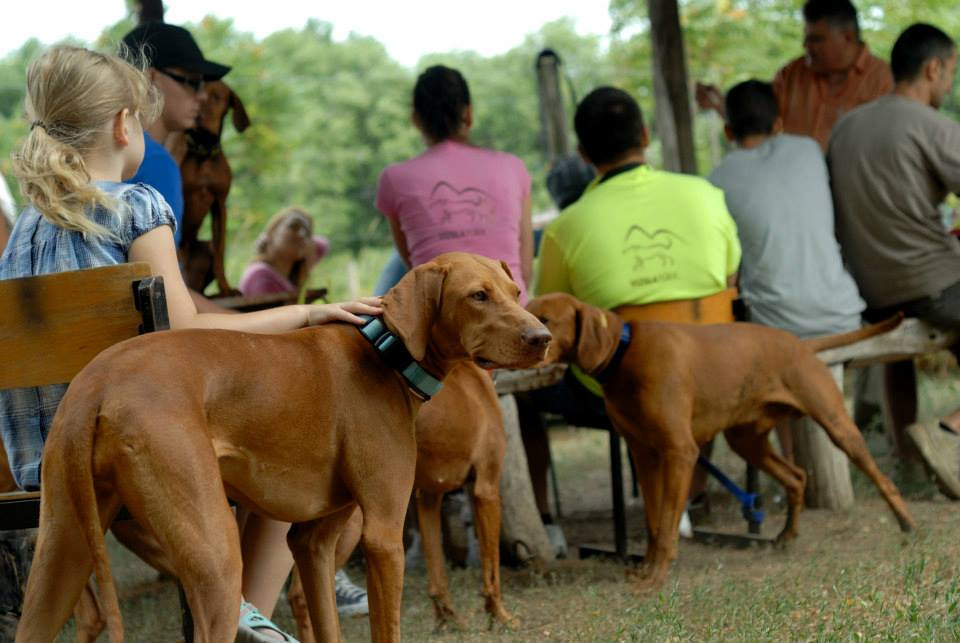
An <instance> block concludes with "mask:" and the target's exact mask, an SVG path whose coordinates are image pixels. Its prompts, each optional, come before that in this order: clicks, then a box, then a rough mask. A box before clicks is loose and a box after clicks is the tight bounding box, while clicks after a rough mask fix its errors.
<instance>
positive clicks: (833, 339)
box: [803, 312, 903, 353]
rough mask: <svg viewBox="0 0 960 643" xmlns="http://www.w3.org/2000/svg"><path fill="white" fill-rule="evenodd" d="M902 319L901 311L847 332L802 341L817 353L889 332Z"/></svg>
mask: <svg viewBox="0 0 960 643" xmlns="http://www.w3.org/2000/svg"><path fill="white" fill-rule="evenodd" d="M902 321H903V313H902V312H901V313H897V314H896V315H894V316H892V317H888V318H887V319H884V320H883V321H881V322H877V323H876V324H870V325H869V326H864V327H863V328H858V329H857V330H852V331H850V332H849V333H839V334H837V335H824V336H823V337H812V338H810V339H805V340H803V342H804V344H806V345H807V346H808V347H809V348H810V350H812V351H813V352H814V353H817V352H819V351H823V350H827V349H828V348H836V347H837V346H846V345H848V344H853V343H854V342H859V341H860V340H863V339H867V338H868V337H873V336H875V335H881V334H883V333H886V332H889V331H891V330H893V329H894V328H896V327H897V326H899V325H900V323H901V322H902Z"/></svg>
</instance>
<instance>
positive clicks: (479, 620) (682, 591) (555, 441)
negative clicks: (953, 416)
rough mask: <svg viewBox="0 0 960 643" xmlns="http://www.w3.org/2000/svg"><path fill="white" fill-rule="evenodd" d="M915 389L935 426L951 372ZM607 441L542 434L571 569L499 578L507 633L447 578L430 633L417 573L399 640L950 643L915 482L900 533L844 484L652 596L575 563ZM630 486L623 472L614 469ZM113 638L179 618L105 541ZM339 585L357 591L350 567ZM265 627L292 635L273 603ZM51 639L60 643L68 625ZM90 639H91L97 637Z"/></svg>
mask: <svg viewBox="0 0 960 643" xmlns="http://www.w3.org/2000/svg"><path fill="white" fill-rule="evenodd" d="M952 375H953V377H951V378H949V379H946V378H944V379H940V378H937V379H936V380H934V381H932V383H931V382H927V384H925V387H926V388H925V389H924V390H925V392H924V397H923V398H922V400H921V404H922V407H921V413H926V414H931V413H940V412H941V411H940V409H941V408H945V405H948V404H949V403H950V402H951V401H952V400H957V399H960V395H958V394H957V393H958V391H957V386H956V385H954V384H953V382H956V381H957V380H956V378H955V375H956V373H955V372H953V373H952ZM867 437H868V441H869V442H870V444H871V449H872V451H873V453H874V455H875V457H876V458H877V460H878V462H879V463H880V465H881V468H882V469H883V470H884V471H886V472H887V473H888V474H890V475H893V474H894V470H895V465H894V462H893V461H892V459H891V457H890V456H889V449H888V447H887V444H886V439H885V436H883V435H882V434H880V433H877V432H876V431H875V430H870V431H868V432H867ZM606 440H607V438H606V434H604V433H602V432H599V431H591V430H583V429H572V428H565V427H564V428H558V429H553V430H552V433H551V442H552V448H553V454H554V459H555V462H556V465H557V479H558V482H559V490H560V505H561V509H562V514H563V518H562V520H561V524H562V526H563V528H564V531H565V533H566V537H567V539H568V541H569V543H570V545H571V556H570V557H569V558H568V559H567V560H563V561H557V562H556V563H555V564H554V565H552V566H551V567H550V568H548V569H546V570H530V569H520V570H514V569H508V568H504V570H503V593H504V597H505V602H506V605H507V609H508V610H510V611H511V612H512V613H513V615H514V616H515V617H516V618H517V622H516V624H515V626H514V627H513V628H509V629H506V628H501V627H497V628H494V629H492V630H490V629H488V623H487V619H486V616H485V615H484V614H483V612H482V607H483V601H482V598H481V597H480V594H479V592H480V577H479V571H478V570H477V569H475V568H468V569H451V570H450V580H451V587H452V591H453V597H454V602H455V605H456V606H457V607H458V609H459V610H460V613H461V615H462V617H463V619H464V621H465V627H464V628H463V629H459V630H446V631H443V632H436V631H435V630H434V625H433V613H432V607H431V604H430V601H429V599H428V597H427V593H426V578H425V572H424V571H423V569H422V568H416V567H415V568H411V569H408V571H407V575H406V580H405V590H404V601H403V615H402V618H403V624H402V625H403V632H404V637H405V639H406V640H410V641H427V640H429V641H491V640H503V641H534V640H550V641H704V640H710V641H773V640H777V641H780V640H789V641H826V640H845V641H846V640H850V641H859V640H890V641H900V640H921V641H947V640H960V581H958V576H957V563H956V561H957V560H960V540H958V539H957V537H956V535H957V525H958V522H957V505H955V504H952V503H950V502H948V501H947V500H946V499H944V498H943V497H942V496H940V495H939V494H938V493H937V492H936V490H935V488H934V487H933V486H932V485H931V484H923V483H919V484H915V485H913V486H911V488H910V489H909V492H908V493H905V496H906V497H907V500H908V506H909V508H910V510H911V512H912V513H913V515H914V518H915V519H916V521H917V522H918V524H919V525H920V529H919V531H918V532H917V533H915V534H911V535H903V534H901V533H900V532H899V530H898V529H897V527H896V522H895V520H894V519H893V517H892V514H891V513H890V512H889V510H888V509H887V508H886V506H885V505H884V503H883V502H882V500H881V499H880V497H879V495H878V494H877V492H876V491H875V489H874V488H873V487H872V486H871V485H870V483H869V481H867V480H866V478H865V477H863V476H862V475H860V474H859V472H855V473H854V489H855V493H856V496H857V504H856V507H855V508H854V509H852V510H850V511H848V512H831V511H824V510H808V511H805V512H804V513H803V514H802V515H801V517H800V522H799V528H800V538H799V539H798V540H797V541H795V542H794V543H792V544H791V545H790V546H788V547H787V548H785V549H777V548H769V547H763V548H757V547H754V548H750V549H744V550H737V549H730V548H721V547H717V546H709V545H703V544H699V543H695V542H692V541H682V542H681V545H680V555H679V559H678V561H677V563H676V565H675V566H674V569H673V571H672V574H671V577H670V580H669V581H668V583H667V585H666V586H665V587H664V588H663V590H662V591H661V592H659V593H656V594H651V595H645V596H636V595H634V594H633V593H631V592H630V585H629V581H628V580H627V579H626V578H625V567H624V565H622V564H620V563H616V562H609V561H604V560H597V559H589V560H578V559H577V557H576V545H577V544H580V543H585V542H606V543H612V538H613V534H612V523H611V512H610V509H609V507H610V482H609V472H608V470H607V466H608V464H607V462H608V460H607V442H606ZM714 460H715V462H717V464H718V465H719V466H720V467H721V468H722V469H724V470H725V471H726V472H727V473H728V474H729V475H731V477H733V478H734V479H736V480H741V481H742V480H743V464H742V462H741V461H739V459H738V458H737V457H736V456H734V455H732V454H731V453H730V452H729V451H728V450H727V449H726V448H725V446H724V445H723V444H720V445H719V446H718V448H717V450H716V452H715V457H714ZM625 480H626V481H627V484H628V485H629V481H630V477H629V473H627V472H625ZM761 489H762V492H763V495H764V503H765V509H766V511H767V519H766V521H765V523H764V525H763V534H764V535H766V536H773V535H775V534H776V532H777V531H778V530H779V528H780V527H781V526H782V524H783V519H784V511H783V505H782V499H781V491H780V489H779V487H777V486H775V485H774V484H773V483H772V482H771V481H770V480H768V479H766V478H761ZM709 495H710V504H711V512H710V515H709V517H708V518H707V519H706V522H705V523H704V526H709V527H712V528H716V529H723V530H727V531H731V532H739V533H742V532H744V531H745V523H744V522H743V520H742V519H741V518H740V516H739V510H738V507H737V505H736V503H735V502H734V501H733V499H732V497H731V496H729V494H727V493H726V492H725V491H723V490H722V489H721V488H720V487H719V486H718V485H715V484H712V485H711V487H710V493H709ZM627 497H628V530H629V533H630V536H631V538H632V539H633V540H634V541H635V546H636V547H638V548H639V547H640V545H641V544H642V510H643V509H642V503H641V502H640V501H639V500H638V499H634V498H632V497H631V496H630V493H629V487H628V489H627ZM111 545H112V546H111V555H112V557H113V563H114V568H115V569H116V570H117V578H118V585H119V588H120V594H121V599H122V603H123V605H122V608H123V617H124V623H125V627H126V633H127V640H128V641H165V640H177V639H178V631H177V630H178V627H179V615H178V608H177V599H176V590H175V587H174V585H173V583H172V582H170V581H166V580H158V579H157V575H156V573H155V572H153V571H152V570H150V569H149V568H147V567H146V566H145V565H143V564H142V563H141V562H139V561H138V560H137V559H135V558H134V557H133V556H132V555H131V554H129V553H128V552H126V551H124V550H122V549H121V548H120V547H119V546H118V545H116V544H115V543H111ZM349 571H350V574H351V576H352V578H353V579H354V580H355V581H358V582H359V583H361V584H362V582H363V568H362V563H361V562H354V563H352V564H351V567H350V570H349ZM275 616H276V620H277V622H278V623H280V624H281V625H283V626H287V627H292V622H291V621H290V615H289V608H288V606H287V605H286V603H285V602H281V605H280V606H279V607H278V611H277V614H276V615H275ZM341 626H342V631H343V636H344V639H345V640H346V641H364V640H369V627H368V624H367V620H366V619H365V618H350V619H346V620H344V621H342V623H341ZM60 640H72V626H71V625H68V626H67V628H65V630H64V632H63V633H62V635H61V638H60ZM102 640H106V639H105V637H104V638H102Z"/></svg>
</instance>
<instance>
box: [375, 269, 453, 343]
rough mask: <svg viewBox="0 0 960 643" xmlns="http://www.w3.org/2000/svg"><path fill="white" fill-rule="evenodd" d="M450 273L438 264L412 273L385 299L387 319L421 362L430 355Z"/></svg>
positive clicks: (384, 310)
mask: <svg viewBox="0 0 960 643" xmlns="http://www.w3.org/2000/svg"><path fill="white" fill-rule="evenodd" d="M445 278H446V271H445V270H444V269H443V268H441V267H440V266H438V265H436V264H432V265H430V264H428V265H424V266H420V267H418V268H415V269H414V270H411V271H410V272H408V273H407V274H406V275H404V277H403V279H401V280H400V283H398V284H397V285H396V286H394V287H393V288H392V289H391V290H390V291H389V292H388V293H387V294H386V295H384V296H383V320H384V322H385V323H386V324H387V328H389V329H390V330H391V331H392V332H393V333H394V334H396V335H397V336H398V337H399V338H400V339H401V340H403V343H404V345H405V346H406V347H407V350H408V351H410V355H411V356H412V357H413V359H415V360H417V361H418V362H419V361H420V360H422V359H423V357H424V355H426V353H427V342H428V341H429V339H430V329H431V328H432V327H433V322H434V321H435V320H436V318H437V312H438V311H439V310H440V298H441V293H442V292H443V281H444V279H445Z"/></svg>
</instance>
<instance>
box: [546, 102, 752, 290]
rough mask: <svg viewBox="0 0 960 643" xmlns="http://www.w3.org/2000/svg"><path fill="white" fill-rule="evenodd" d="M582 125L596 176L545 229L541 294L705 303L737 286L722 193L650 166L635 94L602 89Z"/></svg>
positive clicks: (732, 234)
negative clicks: (730, 287)
mask: <svg viewBox="0 0 960 643" xmlns="http://www.w3.org/2000/svg"><path fill="white" fill-rule="evenodd" d="M574 127H575V129H576V131H577V138H578V139H579V143H580V153H581V155H583V157H584V159H586V160H587V162H589V163H590V164H592V165H593V166H594V167H595V168H596V169H597V178H595V179H594V180H593V182H591V183H590V185H589V186H588V187H587V189H586V190H585V191H584V193H583V195H582V196H581V197H580V199H579V200H577V201H576V202H575V203H574V204H573V205H571V206H570V207H568V208H567V209H566V210H564V211H563V213H562V214H561V215H560V216H559V217H558V218H557V219H556V220H555V221H553V222H552V223H551V224H550V225H549V226H547V228H546V230H545V231H544V234H543V240H542V242H541V246H540V267H539V273H538V276H537V281H536V293H537V294H538V295H539V294H544V293H548V292H557V291H560V292H568V293H570V294H572V295H574V296H575V297H577V298H579V299H581V300H583V301H585V302H587V303H588V304H592V305H594V306H598V307H600V308H616V307H617V306H623V305H641V304H649V303H652V302H658V301H670V300H676V299H699V298H701V297H705V296H707V295H712V294H714V293H717V292H720V291H721V290H723V289H725V288H726V287H727V285H728V284H731V283H732V279H733V277H734V275H735V273H736V271H737V266H738V265H739V263H740V243H739V241H738V240H737V227H736V224H735V223H734V222H733V219H732V218H731V216H730V213H729V212H727V207H726V205H725V203H724V198H723V192H722V191H720V190H718V189H717V188H715V187H713V186H712V185H710V183H708V182H707V181H706V180H705V179H702V178H700V177H694V176H688V175H684V174H674V173H671V172H663V171H659V170H654V169H652V168H651V167H650V166H648V165H646V164H645V158H644V151H645V149H646V147H647V144H648V142H649V138H648V135H647V131H646V128H645V127H644V125H643V116H642V114H641V112H640V107H639V106H638V105H637V103H636V101H634V100H633V98H632V97H631V96H630V95H629V94H627V93H626V92H624V91H622V90H620V89H616V88H613V87H601V88H599V89H595V90H594V91H592V92H591V93H590V94H589V95H587V97H586V98H584V99H583V101H582V102H581V103H580V105H579V106H578V107H577V113H576V116H575V118H574Z"/></svg>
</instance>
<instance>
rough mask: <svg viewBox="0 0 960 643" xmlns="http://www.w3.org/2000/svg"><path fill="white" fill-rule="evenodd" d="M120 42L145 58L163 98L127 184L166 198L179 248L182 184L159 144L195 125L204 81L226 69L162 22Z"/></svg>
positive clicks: (190, 38) (179, 30)
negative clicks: (140, 159) (143, 186)
mask: <svg viewBox="0 0 960 643" xmlns="http://www.w3.org/2000/svg"><path fill="white" fill-rule="evenodd" d="M123 43H124V45H125V46H126V47H127V49H128V51H129V53H130V54H132V55H134V56H140V55H142V56H143V57H144V58H145V59H146V61H147V64H148V65H149V69H148V71H147V73H148V74H149V76H150V80H151V81H152V82H153V84H154V86H155V87H156V88H157V89H158V90H160V92H161V93H162V94H163V113H162V114H161V115H160V118H158V119H157V120H156V121H155V122H154V123H153V125H151V126H150V127H149V128H147V130H146V131H145V133H144V142H145V150H144V155H143V163H142V164H141V165H140V170H139V171H138V172H137V174H136V175H135V176H134V177H133V178H132V179H130V181H129V182H130V183H146V184H147V185H151V186H153V187H154V188H156V189H157V191H159V192H160V194H162V195H163V197H164V198H165V199H166V200H167V202H168V203H169V204H170V207H171V208H172V209H173V215H174V216H175V217H176V219H177V230H176V233H175V235H174V237H175V241H176V243H177V245H178V246H179V244H180V225H181V223H182V221H183V181H182V179H181V177H180V168H179V167H178V166H177V162H176V161H174V159H173V157H172V156H171V155H170V153H169V152H168V151H167V150H166V148H164V146H163V142H164V141H165V140H166V139H167V136H168V135H170V134H172V133H174V132H183V131H186V130H188V129H190V128H191V127H193V126H194V125H195V124H196V121H197V116H198V115H199V114H200V103H201V102H202V101H203V100H204V98H206V94H205V93H204V91H203V83H204V81H210V80H220V79H221V78H223V77H224V76H225V75H226V73H227V72H228V71H230V68H229V67H227V66H226V65H221V64H219V63H215V62H212V61H209V60H207V59H206V58H204V57H203V53H202V52H201V51H200V47H198V46H197V43H196V41H195V40H194V39H193V36H191V35H190V32H189V31H187V30H186V29H184V28H183V27H178V26H176V25H170V24H167V23H165V22H146V23H144V24H142V25H139V26H138V27H136V28H135V29H134V30H133V31H131V32H130V33H128V34H127V35H126V36H124V37H123ZM141 52H142V54H141Z"/></svg>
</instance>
